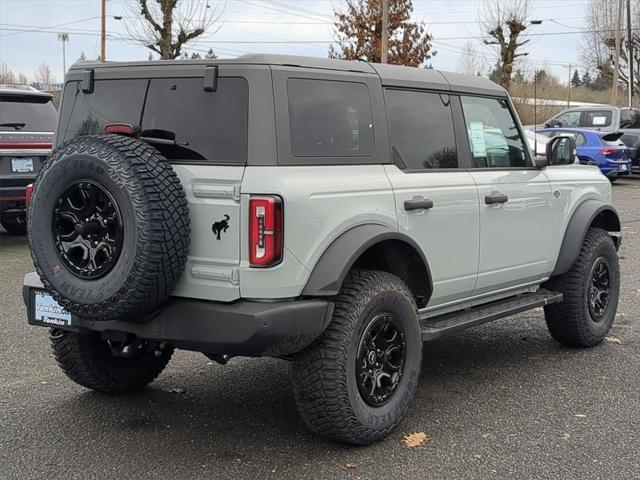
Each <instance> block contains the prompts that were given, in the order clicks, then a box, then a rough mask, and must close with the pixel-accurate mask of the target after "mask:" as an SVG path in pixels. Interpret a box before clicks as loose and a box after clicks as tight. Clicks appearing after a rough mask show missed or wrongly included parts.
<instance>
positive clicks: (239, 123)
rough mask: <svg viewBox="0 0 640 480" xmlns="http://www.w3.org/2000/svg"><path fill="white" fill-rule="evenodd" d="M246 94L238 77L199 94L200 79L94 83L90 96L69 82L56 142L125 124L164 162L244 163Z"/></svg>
mask: <svg viewBox="0 0 640 480" xmlns="http://www.w3.org/2000/svg"><path fill="white" fill-rule="evenodd" d="M248 90H249V88H248V85H247V82H246V80H244V79H243V78H226V77H221V78H219V79H218V84H217V89H216V91H215V92H206V91H204V88H203V82H202V78H201V77H195V78H154V79H151V80H148V79H134V80H129V79H122V80H96V81H95V86H94V92H93V93H91V94H85V93H83V92H82V91H81V90H80V88H79V84H78V82H74V83H70V84H68V85H67V86H66V88H65V91H64V97H63V107H62V115H61V118H62V119H63V121H64V120H65V119H66V121H65V122H64V123H66V126H65V127H63V128H64V131H61V132H60V133H59V136H60V138H59V140H60V141H65V140H69V139H71V138H74V137H76V136H79V135H92V134H99V133H104V128H105V126H106V125H107V124H109V123H128V124H131V125H134V126H136V127H140V129H141V135H142V136H143V137H147V138H149V139H150V140H149V141H150V143H152V144H153V146H154V147H156V148H157V149H158V150H159V151H160V153H162V154H163V155H164V156H166V157H167V158H168V159H169V160H175V161H209V162H215V163H218V164H230V165H235V164H244V163H245V162H246V158H247V135H248V134H247V129H248V127H247V123H248V108H249V107H248V102H249V92H248ZM145 99H146V100H145ZM143 109H144V111H143ZM151 139H159V140H160V142H152V141H151ZM163 140H164V142H162V141H163ZM167 140H171V141H173V140H175V144H173V145H172V144H170V143H171V142H170V141H167ZM161 142H162V143H161ZM58 143H60V142H58Z"/></svg>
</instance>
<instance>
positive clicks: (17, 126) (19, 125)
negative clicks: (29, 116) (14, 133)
mask: <svg viewBox="0 0 640 480" xmlns="http://www.w3.org/2000/svg"><path fill="white" fill-rule="evenodd" d="M26 125H27V124H26V123H20V122H7V123H0V127H13V128H15V129H16V130H22V129H23V128H24V127H25V126H26Z"/></svg>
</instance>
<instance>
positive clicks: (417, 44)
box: [329, 0, 436, 67]
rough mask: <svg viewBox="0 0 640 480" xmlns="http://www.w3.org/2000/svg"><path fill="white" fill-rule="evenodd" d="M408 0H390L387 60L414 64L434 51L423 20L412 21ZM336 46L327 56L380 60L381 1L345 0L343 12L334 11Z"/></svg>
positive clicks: (397, 63)
mask: <svg viewBox="0 0 640 480" xmlns="http://www.w3.org/2000/svg"><path fill="white" fill-rule="evenodd" d="M412 12H413V4H412V2H411V0H389V44H388V46H389V54H388V62H389V63H393V64H396V65H407V66H411V67H417V66H420V65H422V64H423V63H424V62H425V61H426V60H428V59H429V58H431V57H432V56H434V55H435V54H436V52H435V51H434V50H433V47H432V44H431V35H429V34H428V33H426V31H425V27H424V24H423V23H416V22H412V21H411V13H412ZM334 15H335V17H336V20H335V23H334V29H335V35H336V39H337V41H338V47H337V48H335V47H333V46H331V48H330V50H329V57H331V58H344V59H347V60H358V59H359V60H367V61H369V62H380V59H381V52H382V1H381V0H347V2H346V9H345V10H344V11H337V10H336V11H334Z"/></svg>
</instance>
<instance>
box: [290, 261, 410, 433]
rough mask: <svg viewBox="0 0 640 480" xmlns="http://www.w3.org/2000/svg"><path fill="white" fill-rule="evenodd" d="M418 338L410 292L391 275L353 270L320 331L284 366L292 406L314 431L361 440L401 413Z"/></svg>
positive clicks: (390, 424) (395, 420) (396, 419)
mask: <svg viewBox="0 0 640 480" xmlns="http://www.w3.org/2000/svg"><path fill="white" fill-rule="evenodd" d="M421 359H422V341H421V338H420V329H419V326H418V318H417V309H416V304H415V301H414V298H413V295H412V293H411V291H410V290H409V288H408V287H407V285H406V284H405V283H404V282H403V281H402V280H401V279H399V278H398V277H396V276H394V275H391V274H389V273H386V272H379V271H368V270H364V271H354V272H352V273H351V274H350V275H349V277H347V279H346V280H345V282H344V285H343V287H342V290H341V292H340V294H339V295H338V296H337V297H336V302H335V310H334V314H333V319H332V321H331V323H330V324H329V326H328V327H327V329H326V330H325V332H324V333H323V334H322V336H321V337H320V338H319V339H318V340H316V341H315V342H314V343H313V344H312V345H311V346H309V347H307V348H306V349H305V350H303V351H302V352H300V353H299V354H296V355H295V356H294V359H293V363H292V368H291V380H292V385H293V392H294V396H295V399H296V403H297V405H298V410H299V411H300V414H301V416H302V418H303V419H304V421H305V423H306V424H307V426H308V427H309V428H310V429H311V430H312V431H313V432H315V433H317V434H319V435H321V436H323V437H327V438H331V439H334V440H338V441H342V442H346V443H352V444H357V445H367V444H370V443H373V442H376V441H379V440H382V439H383V438H384V437H386V436H387V435H388V434H389V433H390V432H391V431H392V430H393V429H394V428H395V427H396V426H397V425H398V423H399V422H400V420H401V418H402V417H403V415H404V414H405V412H406V410H407V408H408V406H409V404H410V402H411V400H412V398H413V395H414V392H415V389H416V385H417V382H418V377H419V375H420V362H421Z"/></svg>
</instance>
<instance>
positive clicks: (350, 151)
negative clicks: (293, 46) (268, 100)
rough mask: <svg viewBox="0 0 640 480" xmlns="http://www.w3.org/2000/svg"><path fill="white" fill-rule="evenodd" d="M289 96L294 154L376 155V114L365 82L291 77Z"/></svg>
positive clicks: (322, 155) (288, 86)
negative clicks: (374, 120)
mask: <svg viewBox="0 0 640 480" xmlns="http://www.w3.org/2000/svg"><path fill="white" fill-rule="evenodd" d="M287 97H288V104H289V128H290V134H291V153H292V154H293V155H294V156H296V157H370V156H372V155H373V153H374V136H373V115H372V112H371V100H370V98H369V90H368V88H367V86H366V85H365V84H364V83H357V82H345V81H333V80H312V79H302V78H290V79H289V80H288V81H287Z"/></svg>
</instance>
